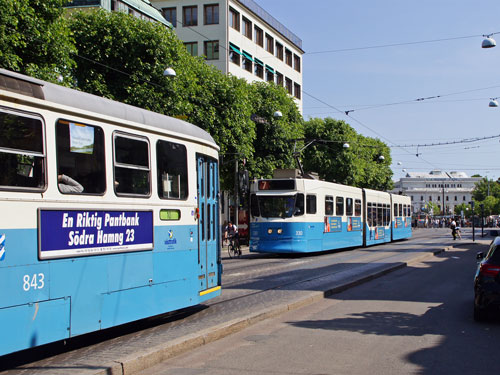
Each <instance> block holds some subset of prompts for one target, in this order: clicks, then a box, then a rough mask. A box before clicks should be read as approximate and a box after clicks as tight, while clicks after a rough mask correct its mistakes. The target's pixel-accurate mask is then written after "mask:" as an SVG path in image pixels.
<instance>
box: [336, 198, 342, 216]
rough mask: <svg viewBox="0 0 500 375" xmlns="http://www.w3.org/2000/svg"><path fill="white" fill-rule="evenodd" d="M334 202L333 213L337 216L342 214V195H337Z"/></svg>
mask: <svg viewBox="0 0 500 375" xmlns="http://www.w3.org/2000/svg"><path fill="white" fill-rule="evenodd" d="M335 202H336V204H335V214H336V215H337V216H344V197H337V200H336V201H335Z"/></svg>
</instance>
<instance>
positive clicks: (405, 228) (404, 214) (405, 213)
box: [391, 194, 412, 240]
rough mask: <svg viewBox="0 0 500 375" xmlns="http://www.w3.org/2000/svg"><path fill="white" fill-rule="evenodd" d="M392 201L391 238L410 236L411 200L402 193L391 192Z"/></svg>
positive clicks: (398, 238)
mask: <svg viewBox="0 0 500 375" xmlns="http://www.w3.org/2000/svg"><path fill="white" fill-rule="evenodd" d="M391 201H392V209H391V211H392V223H391V229H392V239H393V240H401V239H405V238H410V237H411V236H412V231H411V200H410V197H407V196H404V195H395V194H391Z"/></svg>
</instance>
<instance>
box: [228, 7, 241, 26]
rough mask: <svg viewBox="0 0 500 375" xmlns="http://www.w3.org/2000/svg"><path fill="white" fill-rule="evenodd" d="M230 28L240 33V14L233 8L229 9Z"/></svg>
mask: <svg viewBox="0 0 500 375" xmlns="http://www.w3.org/2000/svg"><path fill="white" fill-rule="evenodd" d="M229 26H230V27H232V28H233V29H235V30H238V31H240V13H239V12H237V11H236V10H235V9H233V8H229Z"/></svg>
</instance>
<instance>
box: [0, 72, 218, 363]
mask: <svg viewBox="0 0 500 375" xmlns="http://www.w3.org/2000/svg"><path fill="white" fill-rule="evenodd" d="M0 170H1V172H0V202H1V207H2V215H1V216H0V285H1V288H0V321H2V322H3V323H4V324H3V328H2V340H1V341H0V355H6V354H9V353H13V352H16V351H19V350H23V349H27V348H32V347H35V346H38V345H42V344H46V343H50V342H54V341H58V340H62V339H67V338H70V337H73V336H77V335H81V334H85V333H88V332H92V331H97V330H102V329H106V328H109V327H114V326H117V325H120V324H124V323H128V322H131V321H135V320H139V319H143V318H146V317H150V316H154V315H158V314H163V313H166V312H170V311H173V310H177V309H181V308H185V307H188V306H192V305H196V304H199V303H202V302H204V301H206V300H208V299H210V298H212V297H216V296H218V295H220V293H221V272H222V265H221V257H220V233H219V232H220V231H219V228H218V223H219V202H218V196H219V195H218V192H219V175H218V146H217V145H216V144H215V142H214V140H213V139H212V137H211V136H210V135H209V134H208V133H206V132H205V131H203V130H201V129H200V128H198V127H196V126H194V125H192V124H189V123H187V122H185V121H182V120H178V119H175V118H170V117H167V116H163V115H160V114H157V113H153V112H149V111H146V110H143V109H139V108H136V107H132V106H129V105H125V104H122V103H118V102H114V101H111V100H108V99H104V98H101V97H97V96H94V95H89V94H86V93H82V92H79V91H76V90H72V89H69V88H65V87H62V86H58V85H54V84H51V83H48V82H44V81H40V80H37V79H33V78H30V77H27V76H24V75H20V74H16V73H13V72H10V71H6V70H1V69H0Z"/></svg>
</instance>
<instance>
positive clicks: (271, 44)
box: [266, 34, 274, 54]
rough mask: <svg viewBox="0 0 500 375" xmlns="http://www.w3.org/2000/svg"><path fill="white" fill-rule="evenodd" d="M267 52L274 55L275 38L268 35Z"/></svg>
mask: <svg viewBox="0 0 500 375" xmlns="http://www.w3.org/2000/svg"><path fill="white" fill-rule="evenodd" d="M266 51H267V52H269V53H270V54H274V38H273V37H272V36H271V35H269V34H266Z"/></svg>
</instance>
